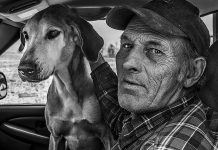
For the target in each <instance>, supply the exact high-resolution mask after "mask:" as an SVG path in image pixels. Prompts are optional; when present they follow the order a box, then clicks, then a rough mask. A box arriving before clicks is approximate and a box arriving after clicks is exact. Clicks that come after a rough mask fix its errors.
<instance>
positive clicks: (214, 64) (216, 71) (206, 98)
mask: <svg viewBox="0 0 218 150" xmlns="http://www.w3.org/2000/svg"><path fill="white" fill-rule="evenodd" d="M205 76H206V83H205V85H204V86H203V87H202V88H201V90H200V91H199V97H200V98H201V100H202V102H203V103H204V104H206V105H207V106H209V107H211V108H213V109H214V110H216V111H218V41H216V42H214V43H213V45H211V47H210V48H209V55H208V58H207V66H206V69H205Z"/></svg>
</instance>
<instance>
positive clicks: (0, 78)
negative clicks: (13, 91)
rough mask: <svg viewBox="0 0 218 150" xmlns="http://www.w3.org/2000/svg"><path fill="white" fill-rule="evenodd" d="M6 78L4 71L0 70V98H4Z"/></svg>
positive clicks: (6, 87)
mask: <svg viewBox="0 0 218 150" xmlns="http://www.w3.org/2000/svg"><path fill="white" fill-rule="evenodd" d="M7 89H8V85H7V80H6V77H5V75H4V73H2V72H0V100H1V99H3V98H5V97H6V95H7Z"/></svg>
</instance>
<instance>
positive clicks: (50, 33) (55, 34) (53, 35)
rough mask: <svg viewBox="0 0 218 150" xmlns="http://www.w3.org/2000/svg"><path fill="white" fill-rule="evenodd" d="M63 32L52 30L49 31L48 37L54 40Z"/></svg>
mask: <svg viewBox="0 0 218 150" xmlns="http://www.w3.org/2000/svg"><path fill="white" fill-rule="evenodd" d="M60 33H61V32H60V31H58V30H51V31H49V32H48V33H47V35H46V38H47V39H49V40H52V39H54V38H56V37H57V36H58V35H59V34H60Z"/></svg>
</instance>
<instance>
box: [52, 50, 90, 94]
mask: <svg viewBox="0 0 218 150" xmlns="http://www.w3.org/2000/svg"><path fill="white" fill-rule="evenodd" d="M89 73H90V69H89V64H88V61H87V60H86V58H85V57H84V55H83V53H82V52H81V50H80V49H75V51H74V54H73V56H72V59H71V61H70V62H69V64H68V67H63V68H61V69H59V70H58V71H56V72H55V74H54V79H55V80H56V82H59V83H60V82H61V83H62V84H63V85H62V86H61V87H65V88H66V89H67V91H73V92H74V93H75V94H76V95H77V96H78V97H81V96H84V95H85V94H89V93H87V91H90V93H91V92H92V90H91V89H93V87H92V84H91V83H92V80H91V78H90V74H89Z"/></svg>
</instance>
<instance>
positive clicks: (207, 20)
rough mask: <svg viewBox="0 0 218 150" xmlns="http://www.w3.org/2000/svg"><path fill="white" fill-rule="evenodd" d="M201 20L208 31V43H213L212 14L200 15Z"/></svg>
mask: <svg viewBox="0 0 218 150" xmlns="http://www.w3.org/2000/svg"><path fill="white" fill-rule="evenodd" d="M202 20H203V22H204V23H205V24H206V26H207V28H208V30H209V32H210V44H212V43H213V14H210V15H206V16H204V17H202Z"/></svg>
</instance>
